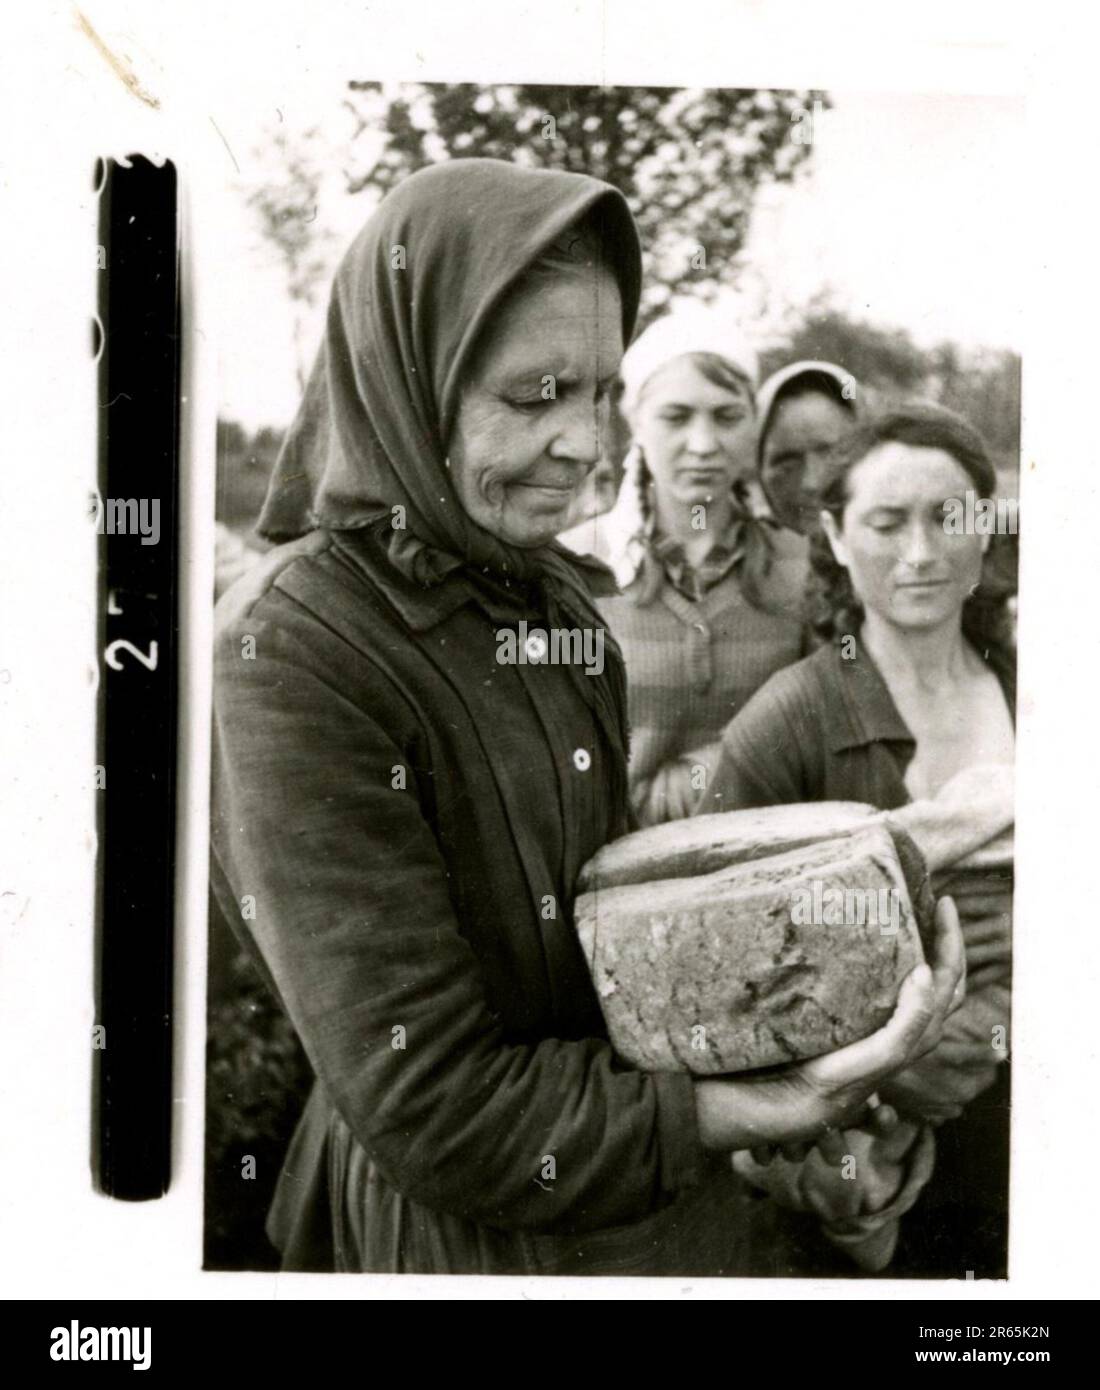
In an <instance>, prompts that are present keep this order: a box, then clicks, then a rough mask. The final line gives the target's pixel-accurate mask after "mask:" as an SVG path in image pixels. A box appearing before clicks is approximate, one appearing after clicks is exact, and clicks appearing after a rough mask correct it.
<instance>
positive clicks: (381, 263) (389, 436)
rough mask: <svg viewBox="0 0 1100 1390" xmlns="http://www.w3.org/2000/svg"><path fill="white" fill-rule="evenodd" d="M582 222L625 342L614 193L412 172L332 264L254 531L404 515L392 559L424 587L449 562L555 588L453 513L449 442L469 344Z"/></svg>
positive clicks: (636, 264)
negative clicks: (305, 373)
mask: <svg viewBox="0 0 1100 1390" xmlns="http://www.w3.org/2000/svg"><path fill="white" fill-rule="evenodd" d="M586 214H591V217H592V220H593V222H594V224H595V226H596V229H597V230H598V232H599V233H600V234H601V236H602V240H603V244H604V247H605V249H606V260H607V263H608V265H609V266H610V268H611V269H612V271H613V272H614V274H615V276H616V278H617V280H618V283H619V288H620V293H621V297H622V318H623V341H624V343H625V342H629V340H630V335H631V333H632V332H633V329H634V320H635V316H636V314H637V309H638V298H639V294H640V289H641V250H640V246H639V243H638V234H637V231H636V229H635V226H634V221H633V218H632V217H631V214H630V210H629V208H628V206H627V203H626V200H625V198H624V197H623V195H622V194H621V193H620V192H619V191H618V190H617V189H615V188H612V187H611V186H610V185H609V184H606V183H601V182H599V181H598V180H596V179H593V178H588V177H587V176H585V175H582V174H571V173H564V172H559V171H552V170H542V169H539V170H536V169H522V168H520V167H519V166H517V165H515V164H510V163H506V162H504V161H502V160H492V159H461V160H453V161H451V162H449V163H444V164H437V165H433V166H431V167H430V168H426V169H422V170H420V171H419V172H418V173H416V174H413V175H412V176H411V177H409V178H408V179H406V180H405V181H404V182H403V183H401V184H399V185H398V186H397V188H395V189H394V190H393V192H392V193H390V194H389V196H388V197H387V198H386V199H385V200H384V201H383V202H382V203H381V205H380V206H379V207H378V209H377V211H376V212H375V213H374V215H373V216H372V217H371V218H370V220H369V221H368V222H367V224H366V226H365V227H364V228H363V230H362V231H361V232H360V233H359V235H358V237H356V239H355V241H354V242H353V243H352V245H351V247H350V248H349V250H348V251H347V253H346V255H345V256H344V259H343V261H342V262H341V264H340V267H339V269H338V270H337V272H336V277H335V280H334V283H333V287H332V295H331V299H330V302H329V309H328V318H327V322H326V326H325V334H324V338H323V340H322V343H321V347H320V351H319V352H318V354H317V358H316V361H315V363H314V365H313V370H312V372H311V374H310V377H309V381H308V383H307V386H306V390H305V395H304V397H303V399H302V403H301V406H300V408H299V410H298V414H297V417H296V419H295V420H294V423H293V424H292V425H291V428H290V431H289V433H288V435H287V438H286V441H285V443H284V444H283V448H282V452H281V453H280V455H279V459H278V461H277V463H276V465H275V470H274V473H273V476H272V479H271V484H270V487H269V490H268V494H267V498H266V500H265V503H264V507H263V512H262V514H261V517H260V521H259V526H258V529H259V531H260V533H261V535H264V536H266V537H268V538H269V539H271V540H289V539H293V538H294V537H297V536H301V535H304V534H305V533H306V532H307V531H311V530H314V529H316V528H318V527H325V528H328V529H332V530H351V529H356V528H359V527H362V526H366V525H369V524H370V523H371V522H373V521H375V520H380V519H383V518H388V517H390V516H391V514H392V508H393V507H394V506H396V505H400V506H402V507H403V508H404V509H405V520H406V525H405V527H404V529H402V530H394V531H392V532H391V538H390V539H389V540H388V542H387V543H388V546H389V554H390V558H391V560H392V561H393V562H394V564H395V565H397V567H398V568H399V569H401V570H402V571H403V572H404V573H406V574H407V575H409V577H411V578H415V579H416V580H417V582H419V583H422V584H425V583H432V582H435V581H438V580H439V579H441V578H443V576H444V575H445V574H446V573H448V572H449V571H450V570H452V569H454V568H455V567H456V566H458V565H466V566H469V567H471V568H473V569H483V570H487V571H489V572H491V573H497V574H500V575H504V576H512V577H516V578H520V579H523V578H530V577H535V576H538V575H540V574H542V573H544V572H547V571H548V572H549V573H550V574H551V575H552V576H559V577H561V578H563V579H565V578H566V576H565V575H564V573H563V572H562V564H563V563H565V564H568V563H569V560H573V561H575V557H569V560H564V559H563V557H565V556H566V555H567V552H565V551H564V550H562V548H561V547H557V546H549V547H543V548H541V549H540V550H538V551H530V550H526V551H525V550H522V549H520V548H519V547H515V546H511V545H508V544H507V543H506V542H505V541H503V540H500V539H499V538H498V537H496V536H493V535H491V534H490V533H489V532H488V531H486V530H484V529H483V528H482V527H480V526H478V525H477V523H476V522H475V521H473V520H472V518H470V517H469V516H468V515H467V513H466V512H465V510H464V509H463V507H462V505H461V503H460V502H459V500H458V496H457V493H456V492H455V490H454V487H453V486H452V482H451V478H450V474H449V470H448V468H447V466H446V441H447V439H448V438H449V435H450V432H451V429H452V426H453V425H454V421H455V417H456V414H457V410H458V402H459V391H460V387H461V384H462V381H463V376H464V374H465V372H466V369H467V368H468V366H469V363H470V360H471V353H472V351H473V349H474V347H475V344H476V343H477V340H478V337H479V335H480V334H481V332H482V330H483V329H484V328H485V326H486V324H488V323H489V322H490V321H491V319H492V316H493V313H494V311H495V310H496V309H497V308H498V306H499V305H500V303H501V300H502V299H503V297H504V296H505V294H506V293H507V291H508V290H509V289H510V288H511V286H512V285H513V284H514V283H515V281H516V280H517V279H518V278H519V277H520V276H521V275H522V273H523V272H524V271H525V270H527V269H528V268H529V267H530V266H531V265H532V264H533V263H534V262H535V261H537V260H538V259H539V257H540V256H541V255H542V253H543V252H545V251H546V250H547V249H548V248H549V247H550V246H551V245H553V243H554V242H555V241H556V240H557V239H558V238H559V237H560V236H561V235H562V233H563V232H565V231H566V230H567V229H568V228H569V227H570V226H571V225H572V224H574V223H576V222H577V221H578V220H580V219H581V218H583V217H585V216H586Z"/></svg>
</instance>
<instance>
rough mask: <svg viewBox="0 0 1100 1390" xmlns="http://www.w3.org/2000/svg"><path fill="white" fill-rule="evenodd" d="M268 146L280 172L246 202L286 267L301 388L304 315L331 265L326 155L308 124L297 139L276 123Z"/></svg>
mask: <svg viewBox="0 0 1100 1390" xmlns="http://www.w3.org/2000/svg"><path fill="white" fill-rule="evenodd" d="M271 146H272V148H271V149H270V150H269V151H265V155H266V157H267V158H272V157H273V158H274V160H275V161H276V162H277V163H278V166H279V168H280V170H281V173H282V177H281V178H280V179H279V180H278V181H276V182H271V183H264V184H261V186H260V187H259V188H257V189H256V190H255V192H253V193H252V194H250V195H249V198H248V202H249V204H250V205H251V206H252V207H253V208H255V209H256V213H257V215H258V217H259V220H260V230H261V232H262V233H263V235H264V236H265V237H266V238H267V240H268V241H270V242H271V243H272V245H273V246H274V247H275V249H276V250H277V251H278V253H279V255H280V256H281V257H282V260H283V262H284V264H285V266H286V283H287V293H288V295H289V296H290V301H291V304H292V305H293V309H294V352H295V369H296V372H297V376H298V386H299V388H300V389H301V388H304V386H305V380H306V363H305V359H304V347H305V344H304V336H305V325H306V320H307V317H308V314H309V311H311V310H313V309H314V308H315V307H316V304H317V296H318V294H319V293H320V292H321V290H322V289H323V282H324V279H325V276H326V274H327V273H328V270H329V263H328V255H327V252H328V248H329V247H330V245H331V243H332V241H333V235H332V233H331V232H330V231H329V230H328V229H327V228H323V227H321V226H319V225H318V219H317V208H318V204H319V201H320V190H321V184H322V182H323V180H324V177H325V159H326V154H325V152H324V150H323V147H322V145H321V141H320V136H319V133H318V132H317V131H316V130H312V129H311V130H307V131H305V132H304V134H303V135H302V136H301V137H300V138H298V139H296V140H295V139H292V138H291V137H290V136H289V135H288V134H287V131H286V127H285V126H282V125H280V126H279V127H278V128H277V129H276V130H275V131H274V132H273V134H272V136H271Z"/></svg>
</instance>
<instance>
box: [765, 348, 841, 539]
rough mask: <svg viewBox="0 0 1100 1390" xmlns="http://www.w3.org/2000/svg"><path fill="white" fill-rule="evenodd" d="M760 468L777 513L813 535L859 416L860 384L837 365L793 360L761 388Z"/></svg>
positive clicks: (771, 502)
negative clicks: (833, 469) (828, 480)
mask: <svg viewBox="0 0 1100 1390" xmlns="http://www.w3.org/2000/svg"><path fill="white" fill-rule="evenodd" d="M759 418H760V426H759V430H758V433H757V442H756V451H757V464H758V467H759V472H760V483H761V486H762V487H763V490H764V495H765V497H767V499H768V504H769V506H770V507H771V510H772V513H773V515H774V516H775V517H776V519H777V520H778V521H779V522H781V523H782V524H783V525H784V526H789V527H791V528H792V529H793V530H795V531H801V532H803V534H805V535H811V534H812V533H813V532H814V530H815V529H816V526H817V516H818V512H819V510H820V503H819V501H818V498H817V493H818V491H819V490H820V488H821V486H822V484H823V483H824V481H825V477H826V473H827V470H828V467H829V464H830V463H831V461H832V460H833V458H834V457H835V455H836V451H837V449H838V448H839V447H840V446H841V445H842V444H843V442H844V440H845V439H846V438H847V436H848V435H849V433H850V432H851V430H852V428H853V426H854V425H855V423H856V420H857V418H858V403H857V399H856V383H855V379H854V378H853V376H852V375H851V373H850V372H846V371H845V370H844V368H843V367H838V366H837V365H836V364H835V363H833V362H793V363H792V364H791V365H790V366H789V367H782V368H780V370H779V371H777V372H773V373H772V375H771V376H770V377H768V379H767V381H765V383H764V384H763V386H761V388H760V398H759Z"/></svg>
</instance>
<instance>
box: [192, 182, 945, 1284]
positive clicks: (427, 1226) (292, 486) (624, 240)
mask: <svg viewBox="0 0 1100 1390" xmlns="http://www.w3.org/2000/svg"><path fill="white" fill-rule="evenodd" d="M639 266H640V256H639V248H638V242H637V234H636V231H635V228H634V225H633V222H632V219H631V217H630V214H629V211H628V209H627V206H626V203H625V200H624V199H623V198H622V196H621V195H620V194H619V193H618V192H617V191H616V190H614V189H612V188H611V187H609V186H608V185H606V184H602V183H599V182H597V181H595V180H593V179H590V178H586V177H582V176H579V175H574V174H567V173H560V172H550V171H533V170H525V169H520V168H518V167H516V166H513V165H510V164H504V163H499V162H496V161H491V160H475V159H470V160H459V161H455V162H453V163H448V164H443V165H440V166H436V167H433V168H430V169H427V170H424V171H421V172H420V173H417V174H415V175H414V176H412V177H411V178H409V179H408V180H406V181H405V182H404V183H402V184H401V185H400V186H399V187H398V188H397V189H395V190H394V191H393V192H392V193H391V194H390V195H389V197H388V198H386V200H385V201H384V202H383V203H382V205H381V206H380V207H379V209H378V210H377V212H376V213H375V214H374V216H373V217H372V218H371V219H370V221H369V222H368V223H367V225H366V227H365V228H364V229H363V231H362V232H361V234H360V235H359V237H358V238H357V240H356V241H355V242H354V243H353V245H352V246H351V248H350V250H349V251H348V253H347V255H346V257H345V259H344V261H343V263H342V265H341V267H340V269H339V270H338V272H337V275H336V279H335V284H334V287H333V292H332V297H331V302H330V306H329V311H328V319H327V326H326V330H325V336H324V340H323V343H322V346H321V349H320V353H319V356H318V359H317V362H316V364H315V366H314V369H313V372H312V374H311V377H310V380H309V383H308V386H307V390H306V393H305V397H304V400H303V403H302V406H301V410H300V412H299V415H298V417H297V419H296V422H295V424H294V425H293V427H292V429H291V431H290V434H289V436H288V440H287V443H286V446H285V449H284V452H283V454H282V456H281V458H280V460H279V463H278V465H277V468H276V473H275V476H274V477H273V480H272V486H271V492H270V495H269V498H268V501H267V505H266V507H265V510H264V513H263V517H262V523H261V525H262V529H263V531H264V532H266V533H267V534H268V535H269V536H271V537H273V538H276V539H279V540H281V541H283V542H284V543H283V544H281V545H279V546H278V547H277V548H276V549H274V550H273V551H271V552H270V553H269V554H268V555H267V556H265V558H264V560H263V561H262V562H261V563H260V565H259V566H258V567H257V569H256V570H255V571H254V572H252V573H251V574H250V575H248V576H246V577H245V578H244V579H242V580H241V581H240V582H239V583H238V584H237V585H236V586H235V587H234V588H233V589H232V590H231V591H230V592H229V593H228V594H227V595H226V596H225V598H224V599H223V601H222V603H221V606H220V608H219V611H218V624H217V627H218V631H217V651H216V664H215V681H216V686H215V699H216V718H215V768H214V825H213V833H214V854H215V860H214V878H215V887H216V891H217V893H218V897H219V900H220V902H221V904H222V907H223V910H225V912H226V915H227V916H230V915H232V917H233V918H235V920H236V923H237V925H238V928H239V930H240V931H241V933H242V936H243V937H244V939H246V940H247V941H248V942H249V943H251V946H252V948H253V950H254V952H255V956H256V959H257V962H258V964H259V965H260V967H261V969H262V971H263V973H264V975H265V977H266V979H267V980H268V982H269V983H270V985H271V987H272V988H273V990H274V991H275V992H276V994H277V996H278V998H279V999H280V1000H281V1002H282V1004H283V1006H284V1007H285V1009H286V1011H287V1013H288V1014H289V1016H290V1018H291V1020H292V1022H293V1024H294V1026H295V1029H296V1030H297V1032H298V1034H299V1035H300V1037H301V1039H302V1042H303V1044H304V1046H305V1049H306V1052H307V1054H308V1056H309V1059H310V1062H311V1064H312V1066H313V1069H314V1071H315V1073H316V1078H317V1079H316V1086H315V1089H314V1091H313V1093H312V1095H311V1098H310V1100H309V1102H308V1105H307V1108H306V1111H305V1113H304V1115H303V1117H302V1119H301V1122H300V1124H299V1127H298V1130H297V1132H296V1134H295V1137H294V1140H293V1143H292V1146H291V1150H290V1153H289V1154H288V1157H287V1160H286V1164H285V1168H284V1171H283V1173H282V1176H281V1179H280V1183H279V1187H278V1191H277V1193H276V1197H275V1202H274V1204H273V1208H272V1212H271V1216H270V1219H269V1231H270V1234H271V1236H272V1238H273V1240H274V1242H275V1244H276V1245H277V1246H278V1247H279V1249H280V1250H281V1252H282V1258H283V1266H284V1268H288V1269H340V1270H372V1271H388V1272H397V1271H409V1272H420V1273H458V1272H461V1273H471V1272H474V1273H477V1272H480V1273H577V1272H580V1273H598V1272H607V1271H619V1270H621V1271H629V1272H636V1273H683V1272H692V1271H694V1272H697V1273H704V1272H709V1273H721V1272H726V1273H731V1272H738V1271H739V1270H744V1269H745V1268H746V1267H747V1266H748V1265H749V1264H750V1263H751V1259H752V1256H753V1251H752V1250H751V1248H750V1246H751V1242H750V1241H749V1239H748V1237H747V1235H746V1232H747V1231H748V1229H749V1227H750V1224H751V1223H750V1219H749V1217H748V1216H747V1214H746V1213H747V1210H748V1208H749V1207H750V1206H752V1205H754V1204H752V1203H751V1202H750V1200H749V1198H748V1196H747V1191H746V1189H745V1187H744V1185H743V1184H742V1183H741V1182H740V1181H739V1180H738V1179H737V1178H736V1177H735V1176H734V1175H733V1173H732V1171H731V1167H730V1164H729V1161H728V1154H729V1153H730V1151H732V1150H735V1149H738V1148H743V1147H745V1146H746V1145H750V1146H751V1145H753V1144H760V1143H762V1144H769V1143H786V1142H799V1141H804V1140H807V1139H810V1138H812V1137H813V1136H814V1135H816V1134H818V1133H820V1132H821V1131H822V1129H823V1128H825V1127H828V1126H836V1125H837V1124H840V1123H842V1122H843V1121H844V1119H845V1117H852V1116H857V1115H860V1114H862V1113H863V1110H864V1107H865V1103H866V1101H867V1099H868V1097H869V1096H870V1095H871V1094H872V1093H873V1091H874V1090H875V1088H876V1087H878V1086H879V1085H880V1084H881V1082H882V1080H883V1078H884V1076H886V1075H888V1074H891V1073H893V1072H894V1071H896V1070H897V1069H898V1067H899V1066H902V1065H904V1064H906V1063H907V1062H908V1061H910V1060H911V1059H913V1058H914V1057H915V1056H917V1055H920V1054H922V1053H923V1052H924V1051H926V1050H927V1049H928V1048H929V1047H930V1046H931V1045H932V1044H933V1043H934V1042H935V1040H936V1038H937V1037H938V1035H939V1032H940V1029H941V1026H942V1022H943V1019H944V1017H945V1015H946V1013H947V1011H948V1009H949V1007H950V1005H951V1002H952V996H953V994H955V993H956V991H957V986H958V983H959V979H960V971H961V942H960V939H959V936H958V928H957V923H956V922H954V920H953V918H952V913H951V911H950V909H949V908H942V909H941V912H940V918H939V921H940V942H941V953H940V958H939V959H938V961H937V968H936V970H935V971H934V972H931V971H929V970H928V969H927V968H926V967H922V968H921V969H920V970H918V971H914V972H913V974H912V975H911V976H910V977H909V979H908V980H907V981H906V982H905V985H904V987H903V990H902V993H901V997H900V999H899V1004H898V1008H897V1010H896V1011H895V1014H894V1017H893V1018H892V1020H891V1021H890V1022H889V1023H888V1024H887V1025H886V1026H885V1028H883V1029H882V1030H881V1031H880V1032H878V1033H876V1034H874V1035H872V1037H870V1038H868V1039H865V1040H864V1041H863V1042H860V1043H857V1044H855V1045H854V1046H852V1047H850V1048H845V1049H843V1050H842V1051H839V1052H836V1053H833V1054H831V1055H829V1056H827V1057H824V1058H819V1059H817V1060H815V1061H812V1062H808V1063H806V1064H803V1065H801V1066H798V1067H795V1068H792V1069H789V1070H786V1071H784V1072H782V1073H780V1074H778V1075H776V1076H774V1077H772V1078H770V1079H769V1080H766V1081H763V1082H760V1081H755V1082H746V1081H739V1080H737V1079H731V1078H722V1079H712V1080H707V1081H699V1082H696V1081H694V1080H693V1079H692V1078H691V1077H689V1076H688V1075H686V1074H684V1075H673V1074H667V1075H646V1074H642V1073H640V1072H637V1071H634V1070H631V1069H630V1068H629V1067H627V1066H625V1065H624V1064H623V1063H621V1062H620V1061H619V1060H618V1059H617V1058H616V1057H615V1056H614V1054H613V1053H612V1051H611V1048H610V1046H609V1044H608V1041H607V1034H606V1030H605V1027H604V1024H603V1020H602V1018H601V1014H600V1009H599V1003H598V1000H597V998H596V994H595V991H594V989H593V986H592V984H591V982H590V978H589V975H588V971H587V969H586V965H585V960H584V957H583V954H582V951H581V948H580V945H579V942H578V940H577V938H576V935H575V933H574V930H573V926H572V919H571V901H572V895H573V884H574V881H575V879H576V875H577V872H578V870H579V869H580V867H581V865H582V864H583V863H584V862H585V860H586V859H587V858H589V856H590V855H592V854H593V852H594V851H595V850H596V849H598V848H599V847H600V846H601V845H603V844H604V843H605V842H606V841H607V840H609V839H611V838H613V837H614V836H616V835H618V834H620V833H621V832H622V831H623V830H625V829H626V828H627V826H628V824H629V818H628V802H627V785H626V706H625V683H624V677H623V668H622V663H621V659H620V657H619V654H618V652H617V650H616V649H615V647H614V644H613V643H611V642H608V643H607V644H606V646H605V648H604V657H605V659H604V660H603V661H602V662H601V663H599V669H598V670H597V669H596V664H595V663H594V664H591V665H580V664H578V663H577V662H576V661H574V662H570V661H568V660H556V661H554V660H548V659H546V658H547V643H546V639H545V636H542V637H538V636H537V634H536V633H535V632H534V631H532V629H535V628H537V629H538V630H539V632H540V633H542V634H546V633H551V634H553V633H554V632H561V631H563V630H566V631H576V632H580V633H583V634H590V633H592V632H593V631H594V630H596V629H597V628H598V626H599V623H600V619H599V615H598V614H597V612H596V610H595V608H594V607H593V604H592V599H591V597H590V593H591V589H590V585H591V586H593V587H594V588H596V589H597V590H598V589H599V587H600V586H601V585H603V586H605V587H606V585H607V581H608V576H606V575H605V574H604V573H603V571H601V570H600V569H599V568H598V567H597V566H595V565H594V564H589V565H585V564H583V563H581V562H580V561H578V559H577V558H576V557H575V556H572V555H571V554H569V553H568V552H566V551H564V550H563V549H561V548H560V547H558V546H556V545H554V544H553V543H552V538H553V537H554V535H555V534H556V533H557V532H558V531H559V530H560V529H561V528H562V525H563V518H564V517H565V516H566V515H567V513H568V510H569V508H570V506H571V504H572V503H573V500H574V498H575V495H576V492H577V490H578V488H579V486H580V484H581V481H582V480H583V478H584V477H585V475H586V474H587V473H588V471H589V470H590V469H591V468H592V467H593V466H594V464H595V462H596V460H597V458H598V457H599V453H600V426H601V418H602V414H603V409H604V401H605V397H606V393H607V391H608V389H609V387H610V385H611V383H612V381H613V380H614V378H615V375H616V373H617V371H618V367H619V360H620V356H621V353H622V348H623V343H624V340H625V339H627V338H628V337H629V335H630V333H631V330H632V327H633V323H634V316H635V311H636V309H637V304H638V295H639V280H640V270H639ZM292 538H296V539H292ZM509 638H510V639H511V641H509V640H506V639H509ZM559 650H560V648H559ZM502 656H503V657H504V659H503V660H502ZM755 1205H756V1206H757V1207H758V1206H759V1205H760V1204H759V1203H756V1204H755ZM756 1254H757V1256H759V1255H760V1252H759V1251H757V1252H756ZM764 1259H765V1260H766V1255H765V1256H764Z"/></svg>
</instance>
